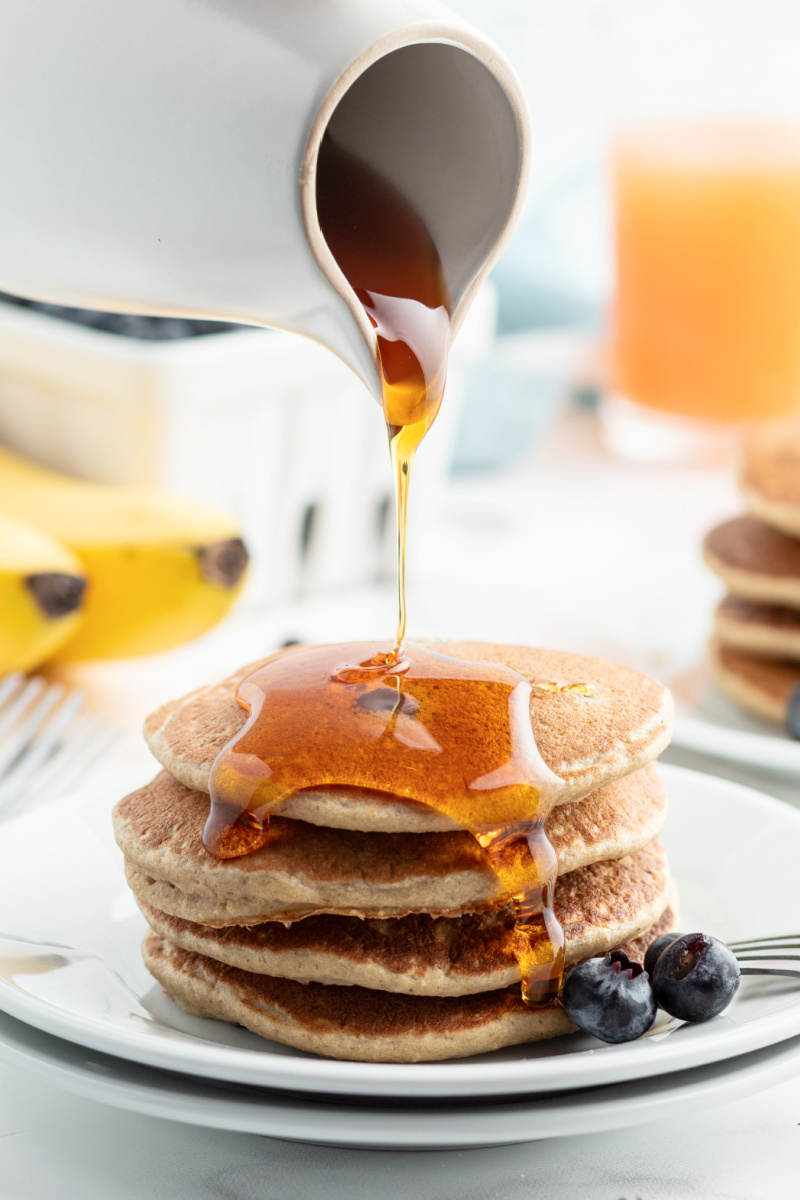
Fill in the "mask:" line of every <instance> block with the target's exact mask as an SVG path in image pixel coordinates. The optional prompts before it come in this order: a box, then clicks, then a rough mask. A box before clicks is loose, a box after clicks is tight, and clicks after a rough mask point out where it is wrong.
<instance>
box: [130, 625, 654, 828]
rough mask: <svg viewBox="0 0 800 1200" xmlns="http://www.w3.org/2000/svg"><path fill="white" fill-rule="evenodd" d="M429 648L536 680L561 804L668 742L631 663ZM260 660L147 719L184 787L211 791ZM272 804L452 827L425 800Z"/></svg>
mask: <svg viewBox="0 0 800 1200" xmlns="http://www.w3.org/2000/svg"><path fill="white" fill-rule="evenodd" d="M431 646H432V648H433V649H438V650H441V651H442V652H443V653H446V654H450V655H453V656H455V657H458V658H463V659H466V660H469V661H476V662H499V663H504V664H505V665H506V666H509V667H511V668H512V669H514V670H516V671H518V672H519V673H520V674H521V675H522V676H523V677H524V678H526V679H527V680H528V681H529V682H530V683H531V684H532V685H533V688H534V694H533V697H532V699H531V705H530V712H531V723H532V726H533V732H534V736H535V738H536V744H537V746H538V749H539V752H540V754H541V755H542V758H543V759H544V761H545V763H546V764H547V766H548V767H549V768H550V769H551V770H552V771H554V772H555V774H556V775H558V776H559V777H560V778H561V779H563V780H564V781H565V784H566V786H565V789H564V792H563V794H562V796H561V802H562V803H565V804H567V803H571V802H575V801H578V800H582V799H583V798H584V797H585V796H587V795H589V794H590V793H591V792H593V791H595V790H596V789H597V788H599V787H601V786H602V785H603V784H605V783H609V782H611V781H612V780H615V779H620V778H622V777H623V776H625V775H627V774H629V773H630V772H632V771H636V770H638V769H639V768H640V767H643V766H645V765H646V764H647V763H648V762H650V761H652V760H653V759H654V758H656V757H657V756H658V755H659V754H660V753H661V751H662V750H663V749H664V748H665V746H666V745H667V744H668V742H669V738H670V734H671V727H672V713H673V708H672V698H671V696H670V694H669V692H668V691H667V689H666V688H664V687H663V685H662V684H660V683H658V682H656V681H655V680H654V679H650V678H649V677H648V676H645V675H642V674H640V673H639V672H637V671H634V670H632V669H631V668H629V667H624V666H620V665H618V664H616V663H609V662H605V661H603V660H601V659H594V658H588V657H585V656H582V655H575V654H567V653H563V652H559V651H555V650H542V649H539V650H536V649H530V648H529V647H525V646H503V645H493V644H491V643H484V642H448V643H431ZM262 661H266V660H262ZM260 665H261V663H260V662H259V663H251V664H250V665H248V666H247V667H244V668H243V669H242V670H241V671H239V672H237V673H236V674H235V675H233V676H231V677H230V678H229V679H227V680H225V681H224V682H223V683H221V684H217V685H215V686H209V687H205V688H200V689H199V690H198V691H196V692H193V693H191V694H190V695H189V696H186V697H184V698H183V699H180V700H175V701H172V702H170V703H168V704H166V705H163V706H162V707H161V708H159V709H157V710H156V711H155V712H154V713H153V714H151V716H150V717H148V719H147V721H146V722H145V738H146V740H147V742H148V745H149V746H150V749H151V750H152V752H153V754H154V755H155V757H156V759H157V760H158V761H159V763H161V765H162V766H163V767H164V768H165V769H166V770H167V771H169V772H170V774H172V775H173V776H174V777H175V778H176V779H179V780H180V781H181V782H182V783H185V784H186V785H187V787H190V788H194V789H196V790H198V791H204V792H207V791H208V786H209V772H210V770H211V766H212V764H213V762H214V760H215V759H216V757H217V755H218V754H219V752H220V751H221V750H222V748H223V747H224V746H225V745H226V744H227V743H228V742H229V741H230V740H231V738H233V737H234V736H235V735H236V734H237V733H238V732H239V731H240V730H241V729H242V727H243V725H244V723H245V720H246V715H245V713H244V711H243V710H242V709H241V708H240V707H239V705H238V704H237V703H236V688H237V686H238V684H239V683H240V682H241V680H242V679H244V678H245V677H246V676H247V675H249V674H251V673H252V672H253V671H254V670H255V669H256V668H257V667H258V666H260ZM554 684H555V685H556V687H555V689H554V688H553V685H554ZM537 685H538V686H537ZM575 685H586V688H587V692H586V693H581V692H579V691H569V690H565V689H568V688H570V687H574V686H575ZM278 811H279V812H280V815H282V816H285V817H291V818H294V819H297V820H303V821H306V822H308V823H311V824H319V825H325V826H337V827H339V828H345V829H357V830H363V831H365V832H369V831H375V832H386V833H404V832H407V833H411V832H418V833H422V832H437V831H444V830H451V829H452V830H455V829H458V828H459V826H458V825H457V824H456V823H455V822H454V821H453V820H452V819H451V818H449V817H447V816H444V815H442V814H440V813H436V812H434V811H433V810H432V809H428V808H427V807H426V806H425V805H423V804H419V803H415V802H413V801H408V800H404V799H402V798H401V797H398V796H388V795H386V794H383V793H374V792H373V793H367V792H364V791H361V790H357V789H350V790H344V791H343V790H340V789H336V788H328V789H323V790H317V789H315V790H309V791H306V792H297V793H295V794H294V795H293V796H291V797H290V798H289V799H288V800H287V801H286V802H284V804H283V805H282V806H281V808H280V809H279V810H278Z"/></svg>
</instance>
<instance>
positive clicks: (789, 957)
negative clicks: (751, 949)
mask: <svg viewBox="0 0 800 1200" xmlns="http://www.w3.org/2000/svg"><path fill="white" fill-rule="evenodd" d="M736 960H737V962H800V954H737V955H736Z"/></svg>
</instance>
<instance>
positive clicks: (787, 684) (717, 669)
mask: <svg viewBox="0 0 800 1200" xmlns="http://www.w3.org/2000/svg"><path fill="white" fill-rule="evenodd" d="M709 658H710V662H711V670H712V673H713V676H714V682H715V683H716V685H717V687H718V688H719V689H720V691H722V692H724V693H725V695H726V696H729V697H730V698H731V700H735V701H736V703H737V704H741V706H742V708H746V709H748V710H749V711H750V712H753V713H755V714H756V715H757V716H759V717H765V718H766V720H768V721H773V722H774V723H775V724H777V725H783V726H786V724H787V721H788V717H789V706H790V701H791V698H792V695H793V693H795V692H796V691H797V689H798V688H800V665H798V664H797V663H791V662H783V661H780V660H776V659H768V658H759V657H758V656H756V655H754V654H747V653H746V652H745V651H743V650H738V649H736V648H735V647H733V646H725V645H723V644H722V643H721V642H716V641H715V642H712V644H711V646H710V650H709Z"/></svg>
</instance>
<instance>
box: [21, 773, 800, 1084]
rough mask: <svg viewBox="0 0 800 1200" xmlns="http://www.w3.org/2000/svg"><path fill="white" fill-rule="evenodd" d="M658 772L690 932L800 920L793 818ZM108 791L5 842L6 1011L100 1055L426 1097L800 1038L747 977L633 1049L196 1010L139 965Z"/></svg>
mask: <svg viewBox="0 0 800 1200" xmlns="http://www.w3.org/2000/svg"><path fill="white" fill-rule="evenodd" d="M664 779H665V782H666V783H667V787H668V791H669V795H670V801H671V812H670V818H669V821H668V834H667V836H666V837H665V839H664V840H665V842H666V845H667V850H668V852H669V854H670V858H671V862H672V866H673V871H674V874H675V877H676V879H677V882H678V887H679V890H680V894H681V905H682V912H683V918H682V919H683V923H684V928H689V927H694V928H695V929H697V928H702V929H703V930H705V931H707V932H709V933H715V934H717V935H718V936H720V937H723V938H725V939H726V940H728V941H732V940H733V939H734V938H744V937H757V936H763V935H766V934H779V933H785V932H791V931H792V930H791V929H789V928H788V927H787V924H786V923H787V922H789V923H792V922H794V923H795V924H796V923H797V917H798V914H800V876H798V872H797V861H798V859H800V813H797V812H795V811H794V810H793V809H791V808H789V807H788V806H786V805H784V804H782V803H780V802H779V801H775V800H772V799H770V798H769V797H766V796H763V795H761V794H760V793H758V792H755V791H751V790H749V789H746V788H741V787H737V786H736V785H735V784H731V783H728V782H726V781H723V780H719V779H713V778H711V777H710V776H705V775H700V774H697V773H695V772H692V771H686V770H682V769H680V768H676V767H665V768H664ZM115 799H116V797H115V796H110V795H109V794H108V790H107V788H106V790H105V791H103V790H102V789H98V788H94V789H87V790H85V791H81V792H76V793H74V794H73V795H72V796H71V797H70V798H69V799H67V800H64V801H62V802H60V803H58V804H56V805H52V806H50V807H49V808H41V809H38V810H37V811H36V812H34V813H31V814H30V815H29V816H25V817H20V818H18V819H17V820H15V821H12V822H9V823H8V824H7V825H6V826H5V828H4V831H3V838H2V840H0V912H2V913H4V914H5V916H4V918H3V922H2V927H0V937H2V941H0V1009H3V1010H5V1011H6V1012H7V1013H9V1014H10V1015H12V1016H14V1017H17V1018H18V1019H20V1020H23V1021H26V1022H27V1023H29V1024H30V1025H33V1026H36V1027H37V1028H39V1029H42V1030H43V1031H45V1032H47V1033H51V1034H54V1035H56V1036H58V1037H62V1038H66V1039H67V1040H69V1041H73V1042H77V1043H79V1044H81V1045H83V1046H85V1047H89V1048H91V1049H93V1050H99V1051H103V1052H105V1053H109V1054H114V1055H117V1056H119V1057H122V1058H127V1059H130V1060H132V1061H134V1062H140V1063H145V1064H148V1065H150V1066H156V1067H161V1068H165V1069H168V1070H172V1071H180V1072H184V1073H187V1074H191V1075H197V1076H203V1077H205V1078H206V1079H218V1080H225V1081H230V1082H236V1083H241V1084H249V1085H252V1084H255V1085H259V1086H263V1087H269V1088H286V1089H291V1090H293V1091H302V1092H317V1093H326V1094H329V1095H337V1096H340V1097H343V1096H362V1097H364V1096H382V1097H392V1098H395V1099H399V1098H402V1097H411V1096H417V1097H421V1098H423V1099H424V1100H425V1101H431V1100H433V1099H435V1098H436V1097H450V1098H457V1097H462V1098H463V1097H470V1098H473V1099H477V1098H479V1097H481V1096H506V1097H509V1096H513V1095H520V1094H525V1093H530V1092H547V1091H561V1090H563V1089H566V1088H582V1087H593V1086H596V1085H600V1084H612V1083H613V1084H616V1083H619V1082H621V1081H625V1080H636V1079H643V1078H646V1077H650V1076H656V1075H661V1074H666V1073H669V1072H674V1071H678V1070H683V1069H687V1068H694V1067H697V1066H702V1065H704V1064H707V1063H712V1062H719V1061H722V1060H724V1059H727V1058H730V1057H733V1056H736V1055H741V1054H745V1053H749V1052H750V1051H752V1050H756V1049H760V1048H762V1047H764V1046H768V1045H773V1044H775V1043H777V1042H779V1041H781V1040H784V1039H786V1038H790V1037H793V1036H796V1035H798V1034H800V986H797V983H796V981H794V982H788V981H785V980H763V979H752V980H746V981H745V982H744V984H743V985H742V988H741V989H740V992H739V995H738V996H737V998H736V1000H735V1001H734V1003H733V1005H732V1006H731V1007H730V1008H729V1009H728V1010H727V1011H726V1013H725V1014H724V1015H723V1016H721V1017H719V1018H717V1019H716V1020H715V1021H712V1022H709V1023H708V1024H704V1025H696V1026H681V1027H676V1024H677V1023H675V1022H672V1023H667V1024H666V1025H663V1024H662V1025H661V1026H660V1027H656V1029H655V1030H654V1031H653V1033H652V1034H650V1035H648V1036H647V1037H645V1038H643V1039H640V1040H639V1041H636V1042H630V1043H628V1044H627V1045H623V1046H606V1045H603V1044H602V1043H600V1042H598V1041H596V1040H595V1039H593V1038H589V1037H585V1036H583V1035H576V1036H573V1037H566V1038H561V1039H557V1040H555V1041H552V1042H544V1043H540V1044H538V1045H535V1044H534V1045H529V1046H518V1047H514V1048H511V1049H509V1050H505V1051H499V1052H497V1053H494V1054H489V1055H484V1056H481V1057H477V1058H471V1059H460V1060H454V1061H452V1062H445V1063H417V1064H387V1063H358V1062H338V1061H335V1060H331V1059H322V1058H318V1057H316V1056H315V1055H311V1054H304V1053H301V1052H299V1051H296V1050H293V1049H291V1048H290V1047H286V1046H280V1045H277V1044H275V1043H272V1042H268V1041H266V1040H264V1039H261V1038H258V1037H256V1036H255V1035H254V1034H251V1033H249V1032H248V1031H247V1030H245V1029H241V1028H239V1027H235V1026H232V1025H227V1024H223V1023H221V1022H216V1021H210V1020H202V1019H198V1018H193V1017H189V1016H187V1015H186V1014H185V1013H183V1012H182V1011H181V1010H180V1009H178V1008H177V1006H176V1005H175V1004H174V1003H173V1002H172V1001H171V1000H168V999H167V998H166V997H165V996H164V994H163V992H162V991H161V989H160V988H159V987H158V986H157V985H156V984H155V983H154V981H153V980H152V979H151V977H150V976H149V975H148V973H147V972H146V970H145V968H144V966H143V964H142V961H141V956H140V953H139V943H140V940H141V937H142V934H143V932H144V929H145V924H144V920H143V918H142V917H141V914H139V912H138V910H137V909H136V907H135V904H134V901H133V898H132V896H131V894H130V892H129V891H128V889H127V887H126V885H125V881H124V878H123V874H122V863H121V855H120V854H119V851H118V850H117V848H116V846H115V845H114V843H113V840H112V838H111V831H110V821H109V811H110V808H111V805H112V803H113V801H114V800H115ZM767 868H768V870H769V886H768V887H762V886H761V876H762V875H763V873H764V872H765V871H766V870H767ZM687 923H688V925H687Z"/></svg>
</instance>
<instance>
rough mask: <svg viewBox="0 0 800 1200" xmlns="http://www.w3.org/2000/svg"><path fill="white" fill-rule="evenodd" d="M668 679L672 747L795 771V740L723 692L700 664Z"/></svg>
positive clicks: (798, 748)
mask: <svg viewBox="0 0 800 1200" xmlns="http://www.w3.org/2000/svg"><path fill="white" fill-rule="evenodd" d="M668 682H669V686H670V688H671V690H672V693H673V695H674V697H675V706H676V718H675V729H674V731H673V735H672V744H673V746H680V747H681V748H682V749H684V750H695V751H698V752H699V753H701V754H710V755H713V756H714V757H715V758H724V759H729V760H730V761H732V762H737V763H747V764H748V765H749V766H752V767H761V768H762V769H763V770H766V771H776V772H780V773H781V774H787V775H791V776H800V742H797V741H794V740H793V739H792V738H790V737H789V735H788V733H786V732H785V731H784V730H782V729H779V728H778V726H776V725H772V724H770V722H769V721H762V720H760V719H759V718H758V717H756V716H752V715H751V714H750V713H748V712H746V711H745V709H743V708H740V707H739V705H738V704H734V702H733V701H732V700H729V699H728V698H727V697H726V696H723V694H722V693H721V692H720V691H718V690H717V688H716V687H715V686H714V683H713V680H712V678H711V673H710V671H709V668H708V666H707V665H706V664H705V663H699V664H698V665H697V666H694V667H691V668H690V669H689V670H687V671H682V672H681V673H680V674H679V675H676V676H675V677H674V678H673V679H670V680H668Z"/></svg>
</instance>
